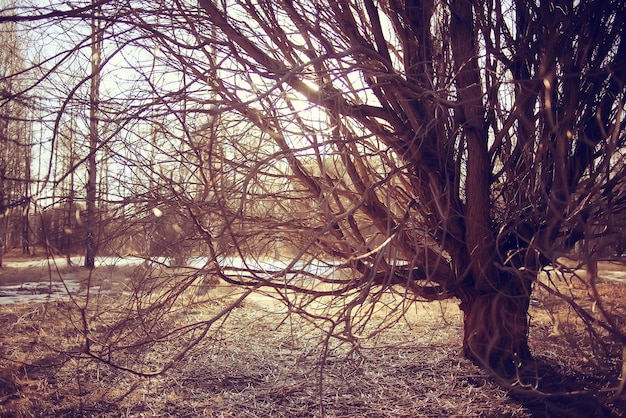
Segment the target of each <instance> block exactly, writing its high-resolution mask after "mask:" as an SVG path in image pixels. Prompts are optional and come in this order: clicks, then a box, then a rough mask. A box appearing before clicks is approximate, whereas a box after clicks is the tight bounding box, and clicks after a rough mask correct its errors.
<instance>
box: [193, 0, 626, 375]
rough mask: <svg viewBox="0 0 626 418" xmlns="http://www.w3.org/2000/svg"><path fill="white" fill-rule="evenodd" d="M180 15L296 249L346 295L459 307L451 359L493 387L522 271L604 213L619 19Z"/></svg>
mask: <svg viewBox="0 0 626 418" xmlns="http://www.w3.org/2000/svg"><path fill="white" fill-rule="evenodd" d="M200 4H201V5H202V7H203V8H204V9H205V10H206V16H204V19H206V20H208V21H210V22H211V23H212V24H214V25H215V27H216V28H217V32H216V35H215V38H214V39H206V38H205V37H204V36H206V35H204V33H202V32H200V31H198V33H199V35H198V38H199V39H198V43H202V42H214V43H215V44H216V45H218V48H219V51H220V52H219V53H218V56H224V57H228V58H229V61H228V63H229V64H228V65H227V66H226V65H225V66H224V67H228V68H220V70H218V74H220V75H221V77H218V78H217V79H215V80H212V83H213V84H214V85H215V90H216V91H219V92H221V99H222V103H223V106H228V107H229V108H231V109H234V110H236V111H237V112H240V113H241V114H242V115H244V116H245V117H246V118H247V119H248V120H249V121H250V122H251V123H253V124H255V125H256V126H257V127H258V129H260V130H262V131H263V132H264V133H265V134H266V135H267V136H268V137H269V138H271V139H272V140H273V142H274V144H275V146H276V147H277V149H278V150H279V151H278V152H282V153H283V154H282V155H281V158H283V159H284V160H285V161H287V162H288V163H289V166H290V168H291V171H292V173H293V175H294V176H295V177H296V178H297V179H298V181H299V183H300V185H301V186H300V187H301V192H302V193H305V194H308V195H309V198H310V199H312V201H314V202H315V203H316V204H315V212H312V213H311V212H309V214H308V216H310V217H311V218H312V219H307V218H304V219H302V224H304V225H306V228H305V229H302V230H301V231H300V232H301V233H305V232H306V233H307V234H310V235H308V236H311V237H315V238H314V239H312V241H311V242H310V245H309V248H313V247H315V248H317V249H319V250H320V251H323V253H324V254H325V255H326V257H332V258H336V259H340V260H344V262H345V263H346V265H349V266H350V267H351V268H352V269H353V270H354V271H355V272H358V276H357V277H354V278H351V279H350V281H346V283H345V286H346V288H347V287H362V288H368V287H369V286H371V285H372V284H377V285H383V286H391V285H400V286H404V287H406V288H407V289H409V290H410V292H411V294H412V295H413V296H414V297H416V298H418V299H425V300H437V299H444V298H457V299H458V300H460V302H461V309H462V310H463V312H464V315H465V335H464V343H463V344H464V354H465V355H466V356H467V357H468V358H471V359H473V360H474V361H476V362H477V363H478V364H480V365H482V366H484V367H486V368H488V369H490V370H493V371H494V372H496V373H497V374H499V375H504V376H511V375H514V374H515V373H516V370H517V369H518V368H519V367H520V366H523V365H525V364H527V363H529V362H531V359H532V356H531V353H530V350H529V347H528V315H527V311H528V307H529V301H530V295H531V289H532V285H533V283H534V282H535V281H536V279H537V276H538V273H539V272H540V271H541V269H542V268H543V267H544V266H547V265H549V264H551V263H552V264H555V263H556V264H558V263H557V261H556V260H557V258H558V257H559V256H561V255H565V254H567V253H568V251H569V250H570V249H571V248H572V246H573V244H574V243H576V242H579V241H581V240H583V239H586V242H587V243H589V242H592V235H593V231H594V230H596V228H597V227H598V226H600V225H603V224H605V223H606V222H608V221H607V219H608V218H607V217H609V216H611V214H617V213H619V212H620V211H621V210H623V197H624V185H623V184H622V179H623V167H624V166H623V161H622V159H623V153H622V152H623V145H624V142H623V141H624V136H623V135H624V131H623V127H622V125H621V122H622V118H623V115H622V112H623V95H624V81H625V75H626V74H625V73H624V71H625V69H626V68H625V64H626V49H625V48H626V45H625V44H624V42H623V41H622V39H623V33H622V31H623V22H622V19H623V18H624V16H625V15H624V5H623V4H622V3H621V2H595V1H586V2H580V3H579V4H577V5H573V4H566V3H564V4H562V5H560V6H558V7H557V6H556V5H555V4H550V5H548V4H543V3H542V4H540V5H537V4H536V3H534V2H525V1H515V2H513V3H512V4H511V5H507V6H505V5H504V4H503V3H500V2H487V3H484V2H470V1H465V0H458V1H457V0H451V1H435V2H411V1H406V2H395V1H392V2H382V3H378V4H377V3H375V2H373V1H365V2H363V3H352V2H337V3H335V2H329V3H328V4H321V3H313V4H311V3H308V2H285V3H275V2H264V1H262V2H259V4H255V5H251V4H249V3H245V2H235V3H232V4H231V3H229V4H228V7H226V5H225V4H222V3H220V2H212V1H208V0H202V1H201V2H200ZM590 16H592V18H590ZM200 33H202V34H200ZM220 53H221V54H222V55H220ZM233 62H234V63H233ZM233 67H236V70H239V71H240V73H238V76H239V77H241V78H242V79H243V80H245V81H243V82H242V83H241V84H237V85H236V86H234V85H229V84H227V82H226V80H228V75H229V72H232V71H236V70H233V69H232V68H233ZM246 74H247V75H246ZM242 84H243V85H245V87H242ZM243 89H247V90H245V93H242V92H241V91H242V90H243ZM241 98H243V100H242V99H241ZM307 154H308V155H307ZM305 155H306V156H307V157H311V158H313V159H314V160H315V161H317V164H316V166H315V169H311V168H309V167H307V166H305V165H304V164H303V158H304V156H305ZM333 156H334V157H335V158H334V160H335V161H334V163H333V164H335V170H334V172H332V171H331V170H327V169H326V164H327V162H328V159H329V158H331V157H333ZM337 172H340V173H341V174H342V176H339V175H338V174H337ZM608 196H610V202H611V203H610V204H609V203H608V201H607V200H606V199H607V198H608ZM296 221H297V220H296V219H291V222H290V223H289V225H290V226H291V227H293V226H294V225H296ZM364 223H365V224H369V225H372V226H373V227H375V230H376V232H375V234H380V236H381V237H383V238H385V239H384V240H383V241H382V242H380V240H371V239H368V237H366V236H364V231H363V224H364ZM304 225H303V226H304ZM294 232H295V231H294ZM587 249H588V250H589V251H587V253H586V254H585V255H584V256H585V257H586V261H590V260H592V259H595V258H597V257H598V256H600V253H601V249H599V248H593V244H590V246H588V247H587ZM611 322H612V321H610V320H608V319H607V322H606V323H605V325H607V328H608V329H609V330H610V332H611V333H612V334H614V335H615V336H616V337H617V338H619V339H622V340H623V339H624V333H623V330H622V329H621V328H619V327H614V326H611V325H609V324H610V323H611Z"/></svg>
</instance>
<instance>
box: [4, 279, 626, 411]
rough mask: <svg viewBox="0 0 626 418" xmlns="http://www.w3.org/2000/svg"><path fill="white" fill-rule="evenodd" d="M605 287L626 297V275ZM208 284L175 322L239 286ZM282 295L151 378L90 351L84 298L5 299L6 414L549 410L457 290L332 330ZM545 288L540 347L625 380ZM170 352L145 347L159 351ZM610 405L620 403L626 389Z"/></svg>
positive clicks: (173, 345)
mask: <svg viewBox="0 0 626 418" xmlns="http://www.w3.org/2000/svg"><path fill="white" fill-rule="evenodd" d="M69 271H71V272H72V274H75V273H76V272H74V271H73V270H69ZM126 273H129V272H126ZM112 274H114V273H113V272H111V271H105V270H103V271H100V272H98V274H97V275H96V276H92V277H98V278H99V279H98V280H101V282H102V283H105V282H106V281H107V280H106V278H107V277H110V276H111V275H112ZM600 287H602V289H603V290H602V291H603V292H607V293H610V294H613V295H615V294H618V295H621V296H620V297H622V296H626V289H624V287H623V286H621V285H614V284H610V285H609V284H606V283H604V284H601V286H600ZM580 292H583V293H584V291H583V290H582V289H581V290H580ZM208 296H209V297H210V300H209V301H206V302H203V303H197V304H190V305H188V307H187V308H186V309H181V310H180V311H179V312H177V313H175V315H174V317H173V318H174V322H177V325H180V324H187V323H192V322H198V321H202V320H205V319H207V318H211V317H212V316H214V315H215V314H216V313H218V312H220V311H221V310H223V309H224V307H225V306H227V304H228V302H229V301H232V300H234V298H235V297H236V294H234V293H231V290H230V289H224V288H217V289H213V290H212V291H211V292H210V293H209V295H208ZM271 296H272V295H269V296H268V295H260V294H253V295H251V297H250V298H248V299H247V300H246V301H245V302H244V303H243V304H241V305H239V307H238V308H235V309H233V310H232V311H231V312H230V316H229V318H228V320H227V321H226V322H225V323H224V324H217V325H216V326H214V327H212V328H211V332H210V333H209V334H208V335H207V337H206V338H204V339H203V340H202V341H201V343H199V344H198V345H196V346H194V347H193V348H192V349H191V350H190V351H188V352H187V354H186V356H185V357H184V358H183V359H182V360H180V361H179V362H178V363H176V367H174V368H172V369H170V370H168V371H167V372H166V373H164V374H162V375H158V376H153V377H140V376H136V375H134V374H132V373H128V372H124V371H122V370H119V369H116V368H113V367H110V366H108V365H106V364H104V363H102V362H99V361H96V360H94V359H92V358H89V357H87V356H85V355H83V354H81V351H82V348H83V344H84V339H83V331H82V329H81V324H79V323H78V322H77V319H76V318H77V310H76V306H75V305H72V304H71V303H69V302H49V303H29V304H19V305H4V306H0V323H1V326H2V329H3V332H2V334H1V336H0V356H1V358H0V415H1V416H3V417H5V416H6V417H10V416H16V417H28V416H33V417H40V416H69V417H73V416H93V417H120V416H128V417H140V416H141V417H156V416H159V417H161V416H175V417H195V416H215V417H308V416H327V417H439V416H453V415H456V416H464V417H471V416H476V417H478V416H480V417H531V416H542V415H541V412H540V411H539V410H537V409H534V410H533V409H529V407H528V405H527V404H524V403H522V402H521V401H517V400H514V399H512V398H511V397H510V396H509V395H508V393H507V391H506V390H504V389H502V388H501V387H499V386H497V385H496V384H494V383H493V382H492V380H491V379H490V378H489V377H488V376H486V374H485V373H484V372H482V371H481V370H479V369H478V368H476V367H475V366H474V365H472V364H471V363H469V362H467V361H466V360H463V359H462V358H461V357H460V355H459V353H460V349H461V336H462V328H461V315H460V313H459V311H458V308H457V307H456V305H455V304H454V303H453V302H450V303H443V304H441V305H436V304H413V305H411V306H410V307H409V308H408V309H407V310H404V311H402V315H399V316H401V318H400V319H399V320H398V321H394V324H393V325H392V326H390V327H388V328H385V329H384V330H383V331H380V332H377V329H378V328H380V325H381V324H384V323H385V319H386V318H387V317H388V315H389V314H390V312H389V311H388V309H387V308H382V309H380V310H378V311H376V313H375V314H374V315H373V317H372V320H371V321H370V323H369V324H368V325H367V327H366V328H364V329H363V330H362V334H363V335H364V336H365V335H369V338H363V339H357V340H354V339H352V340H350V341H342V340H341V339H331V340H330V341H325V337H326V332H327V331H328V329H329V327H331V326H332V324H331V323H329V322H322V323H319V322H317V323H315V322H311V321H308V320H306V319H305V318H303V317H301V316H299V315H297V314H295V313H291V314H289V312H288V311H287V309H286V308H285V307H284V306H282V305H281V304H279V303H278V302H277V301H276V300H275V299H273V298H272V297H271ZM540 296H541V301H539V302H538V303H536V304H535V306H534V307H533V308H532V310H531V314H532V315H533V317H534V322H533V324H534V325H533V329H532V334H531V344H532V346H533V350H534V352H535V354H536V355H538V357H539V358H542V359H545V360H546V361H548V362H549V363H550V364H552V365H553V366H554V367H555V368H556V369H557V370H558V371H560V372H562V373H563V374H564V375H565V377H566V378H567V379H571V380H572V381H579V382H582V384H584V385H585V386H586V387H587V389H590V390H592V391H597V390H599V389H601V388H602V387H608V386H610V385H612V384H614V383H615V382H616V381H617V376H616V370H617V369H618V366H619V365H618V364H617V361H615V362H613V364H611V361H610V355H612V354H611V352H610V350H611V348H609V346H607V349H608V350H609V353H608V354H609V357H608V358H609V360H608V361H607V358H606V357H604V358H602V359H600V358H596V357H594V355H593V354H592V352H591V351H589V350H590V349H591V348H592V347H591V346H590V345H589V343H588V342H589V341H588V338H587V335H586V332H585V331H584V329H583V328H581V327H580V326H577V325H576V322H575V321H574V322H573V325H569V324H570V322H567V321H563V322H561V328H560V332H561V335H555V333H554V332H553V331H554V329H555V328H554V323H553V321H554V318H555V315H561V316H563V317H564V318H565V316H566V315H567V308H566V307H565V306H562V305H558V303H559V302H558V301H557V302H555V301H552V300H551V299H550V298H549V297H548V296H547V295H543V294H540ZM385 298H388V299H390V300H391V299H393V296H392V295H385ZM388 302H389V301H388ZM106 306H107V305H106V303H104V302H101V305H100V306H99V307H98V308H99V310H100V311H106ZM111 306H113V305H111ZM547 307H549V308H550V310H551V312H552V313H549V312H548V311H547ZM386 309H387V310H386ZM112 312H113V310H112V311H111V312H109V314H111V315H113V313H112ZM563 324H567V327H565V326H564V325H563ZM218 325H219V326H218ZM568 327H572V329H570V328H568ZM339 337H340V335H339ZM183 344H184V341H183V340H176V339H173V340H171V341H168V342H167V344H165V345H162V346H161V347H165V348H161V350H164V351H167V350H168V349H171V351H172V352H176V351H177V350H178V349H179V348H180V346H181V345H183ZM167 354H168V353H164V352H159V353H148V352H146V353H145V355H146V356H148V357H150V356H152V357H151V360H150V361H153V362H155V363H158V362H159V361H160V360H159V358H158V357H159V355H163V356H166V355H167ZM604 372H606V373H607V375H606V376H603V375H602V374H603V373H604ZM598 375H600V376H599V377H598ZM609 406H610V407H611V408H612V410H613V412H614V413H615V414H616V415H619V414H620V413H621V412H623V411H622V410H621V408H623V407H624V403H623V399H622V400H620V399H617V400H614V401H612V403H611V402H609Z"/></svg>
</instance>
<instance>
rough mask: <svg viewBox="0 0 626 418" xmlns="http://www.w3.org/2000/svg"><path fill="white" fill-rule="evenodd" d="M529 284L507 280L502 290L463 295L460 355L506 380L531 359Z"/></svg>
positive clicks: (520, 278)
mask: <svg viewBox="0 0 626 418" xmlns="http://www.w3.org/2000/svg"><path fill="white" fill-rule="evenodd" d="M530 284H531V281H530V280H525V279H524V278H522V277H510V278H509V280H507V281H506V282H505V285H504V286H503V288H502V289H497V290H496V289H494V290H493V291H491V292H489V293H483V294H470V295H464V297H463V302H462V304H461V309H462V310H463V312H464V335H463V354H464V355H465V357H467V358H469V359H470V360H472V361H473V362H475V363H476V364H478V365H479V366H480V367H483V368H485V369H487V370H488V371H490V372H491V373H493V374H495V375H497V376H500V377H504V378H510V377H514V376H516V375H517V374H518V372H519V370H520V368H523V367H525V366H527V365H529V364H530V363H531V362H532V360H533V358H532V355H531V353H530V349H529V347H528V326H529V324H528V307H529V303H530V290H531V288H530Z"/></svg>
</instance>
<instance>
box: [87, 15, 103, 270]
mask: <svg viewBox="0 0 626 418" xmlns="http://www.w3.org/2000/svg"><path fill="white" fill-rule="evenodd" d="M91 42H92V44H91V94H90V98H89V158H88V160H87V173H88V174H87V175H88V178H87V199H86V200H87V225H86V236H85V267H87V268H90V269H92V268H94V267H95V260H96V253H97V240H96V221H97V216H96V199H97V184H98V183H97V181H98V178H97V159H96V155H97V151H98V142H99V141H98V139H99V138H98V101H99V99H100V95H99V90H100V62H101V58H100V53H101V42H102V34H101V33H100V27H99V23H98V20H97V19H96V18H94V19H93V20H92V24H91Z"/></svg>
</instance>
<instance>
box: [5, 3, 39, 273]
mask: <svg viewBox="0 0 626 418" xmlns="http://www.w3.org/2000/svg"><path fill="white" fill-rule="evenodd" d="M2 6H6V5H2ZM25 41H26V40H25V39H24V38H23V37H22V36H21V33H19V32H18V30H17V25H16V24H15V23H13V24H8V25H5V26H3V27H2V30H1V31H0V42H2V45H3V48H2V51H0V93H1V96H0V267H2V255H3V254H4V252H5V251H8V250H10V249H11V248H13V247H14V246H15V245H21V246H22V250H23V251H24V252H25V253H28V251H29V249H28V242H29V228H28V225H29V224H28V219H27V216H23V214H27V213H28V208H29V205H30V188H31V176H30V164H31V147H32V143H31V141H32V132H31V129H32V128H31V126H32V120H31V119H30V115H31V110H32V105H33V98H32V97H18V93H20V91H21V90H22V88H23V86H24V85H26V84H27V82H26V80H25V78H24V76H23V71H24V68H25V63H24V50H23V49H24V42H25Z"/></svg>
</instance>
